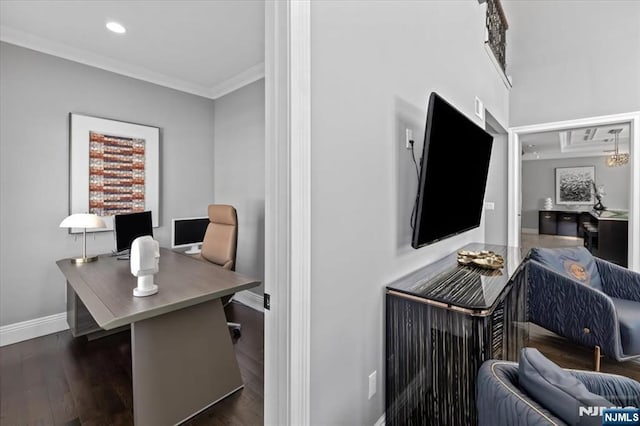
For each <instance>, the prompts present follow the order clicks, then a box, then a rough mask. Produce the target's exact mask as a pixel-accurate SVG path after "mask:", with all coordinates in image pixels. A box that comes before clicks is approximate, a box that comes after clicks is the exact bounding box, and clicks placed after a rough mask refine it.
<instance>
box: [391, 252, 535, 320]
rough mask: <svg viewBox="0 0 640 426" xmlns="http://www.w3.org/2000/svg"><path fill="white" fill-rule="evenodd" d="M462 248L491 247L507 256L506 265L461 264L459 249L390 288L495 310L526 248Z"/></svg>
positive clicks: (459, 304) (403, 278) (437, 300)
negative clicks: (490, 267) (496, 266)
mask: <svg viewBox="0 0 640 426" xmlns="http://www.w3.org/2000/svg"><path fill="white" fill-rule="evenodd" d="M459 250H469V251H480V250H490V251H493V252H495V253H497V254H499V255H501V256H502V257H504V267H503V268H502V269H499V270H486V269H482V268H480V267H477V266H471V265H467V266H462V265H459V264H458V250H456V251H454V252H453V253H450V254H449V255H447V256H445V257H443V258H442V259H440V260H438V261H436V262H434V263H432V264H430V265H427V266H424V267H422V268H420V269H418V270H416V271H414V272H412V273H410V274H408V275H405V276H404V277H402V278H400V279H399V280H397V281H394V282H393V283H391V284H389V285H388V286H387V290H388V291H389V290H391V291H396V292H401V293H404V294H407V295H409V296H413V297H417V298H420V299H426V300H431V301H435V302H439V303H443V304H446V305H448V306H457V307H460V308H465V309H470V310H473V311H483V310H487V309H492V307H493V306H494V305H495V303H496V301H498V299H499V297H500V295H501V294H502V292H503V290H504V289H505V288H506V287H507V285H508V284H509V282H510V280H511V278H512V277H513V276H514V275H515V273H516V272H517V270H518V268H519V267H520V264H521V263H522V260H523V258H524V256H523V253H522V249H520V248H518V247H507V246H500V245H491V244H483V243H471V244H468V245H466V246H464V247H461V248H460V249H459Z"/></svg>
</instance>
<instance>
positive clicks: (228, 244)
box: [200, 204, 238, 271]
mask: <svg viewBox="0 0 640 426" xmlns="http://www.w3.org/2000/svg"><path fill="white" fill-rule="evenodd" d="M208 210H209V225H208V226H207V231H206V232H205V234H204V241H203V242H202V251H201V253H200V254H201V255H202V257H203V258H204V259H206V260H208V261H209V262H211V263H215V264H216V265H220V266H222V267H223V268H224V269H229V270H232V271H235V267H236V249H237V246H238V216H237V214H236V209H235V208H234V207H233V206H229V205H225V204H210V205H209V208H208Z"/></svg>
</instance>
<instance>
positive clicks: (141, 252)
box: [130, 235, 160, 297]
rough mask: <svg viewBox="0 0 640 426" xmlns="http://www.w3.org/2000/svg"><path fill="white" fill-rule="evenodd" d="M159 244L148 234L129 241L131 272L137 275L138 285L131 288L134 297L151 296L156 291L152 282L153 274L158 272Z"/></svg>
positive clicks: (156, 287) (155, 286) (156, 288)
mask: <svg viewBox="0 0 640 426" xmlns="http://www.w3.org/2000/svg"><path fill="white" fill-rule="evenodd" d="M159 259H160V244H159V243H158V242H157V241H156V240H154V239H153V238H152V237H151V236H149V235H144V236H142V237H138V238H136V239H135V240H133V242H132V243H131V265H130V266H131V274H133V276H134V277H138V287H136V288H134V289H133V295H134V296H136V297H144V296H151V295H152V294H156V293H157V292H158V286H157V285H155V284H154V283H153V274H155V273H156V272H158V270H159V267H158V264H159Z"/></svg>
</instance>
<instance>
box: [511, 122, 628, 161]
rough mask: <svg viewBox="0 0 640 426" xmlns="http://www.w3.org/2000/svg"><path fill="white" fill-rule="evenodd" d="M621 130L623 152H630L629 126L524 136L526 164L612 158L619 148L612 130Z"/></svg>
mask: <svg viewBox="0 0 640 426" xmlns="http://www.w3.org/2000/svg"><path fill="white" fill-rule="evenodd" d="M616 129H618V130H621V132H620V133H619V138H618V148H619V152H624V153H628V152H629V124H612V125H606V126H596V127H593V126H592V127H581V128H574V129H567V130H562V131H553V132H540V133H530V134H526V135H522V136H520V141H521V142H522V151H523V155H522V159H523V160H525V161H526V160H545V159H555V158H576V157H596V156H606V155H610V154H611V153H612V151H613V150H614V148H615V142H614V135H613V134H612V133H610V131H611V130H616Z"/></svg>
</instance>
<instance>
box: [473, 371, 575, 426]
mask: <svg viewBox="0 0 640 426" xmlns="http://www.w3.org/2000/svg"><path fill="white" fill-rule="evenodd" d="M476 395H477V397H476V403H477V404H476V405H477V407H478V425H479V426H517V425H566V423H565V422H563V421H562V420H560V419H559V418H557V417H555V416H554V415H553V414H552V413H551V412H550V411H549V410H547V409H546V408H544V407H542V406H541V405H540V404H538V403H537V402H536V401H534V400H533V399H531V397H530V396H528V395H527V394H526V393H524V392H522V391H521V390H520V389H518V364H517V363H515V362H508V361H496V360H490V361H486V362H484V363H483V364H482V366H481V367H480V370H479V372H478V380H477V387H476Z"/></svg>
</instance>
